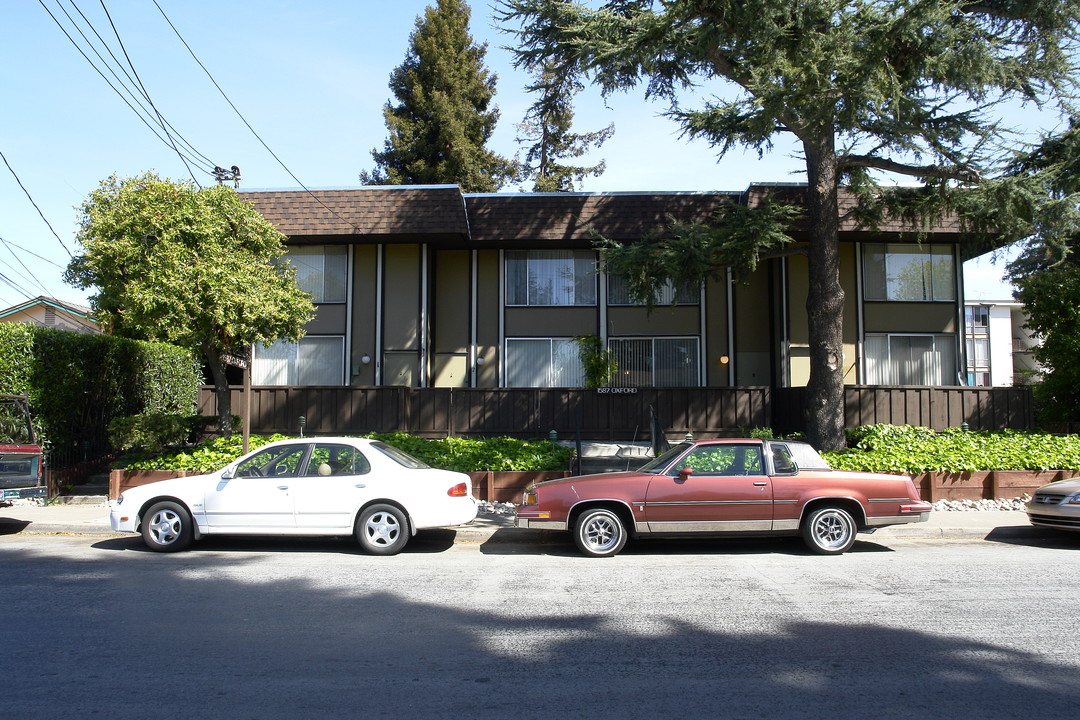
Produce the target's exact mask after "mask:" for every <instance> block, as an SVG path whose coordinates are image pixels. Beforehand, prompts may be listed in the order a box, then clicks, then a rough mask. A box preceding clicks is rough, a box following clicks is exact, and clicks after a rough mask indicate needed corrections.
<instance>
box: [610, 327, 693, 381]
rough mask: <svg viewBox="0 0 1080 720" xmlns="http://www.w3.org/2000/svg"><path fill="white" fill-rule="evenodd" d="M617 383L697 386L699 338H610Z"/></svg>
mask: <svg viewBox="0 0 1080 720" xmlns="http://www.w3.org/2000/svg"><path fill="white" fill-rule="evenodd" d="M609 347H610V348H611V349H612V350H613V351H614V353H615V362H616V365H617V367H618V369H617V370H616V372H615V380H614V381H613V383H612V384H613V385H615V386H616V387H694V386H697V385H698V384H700V381H699V378H700V373H699V371H698V368H699V361H698V338H693V337H691V338H618V339H612V340H611V341H609Z"/></svg>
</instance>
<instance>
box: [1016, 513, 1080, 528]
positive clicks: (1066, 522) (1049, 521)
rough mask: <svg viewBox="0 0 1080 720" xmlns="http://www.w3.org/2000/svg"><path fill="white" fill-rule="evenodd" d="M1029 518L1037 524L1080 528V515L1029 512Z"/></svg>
mask: <svg viewBox="0 0 1080 720" xmlns="http://www.w3.org/2000/svg"><path fill="white" fill-rule="evenodd" d="M1028 519H1029V520H1031V522H1032V523H1033V524H1035V525H1045V526H1048V527H1060V528H1072V529H1074V530H1080V517H1075V518H1066V517H1059V516H1057V515H1037V514H1034V513H1028Z"/></svg>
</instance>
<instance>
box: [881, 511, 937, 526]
mask: <svg viewBox="0 0 1080 720" xmlns="http://www.w3.org/2000/svg"><path fill="white" fill-rule="evenodd" d="M929 519H930V513H929V512H924V513H917V514H915V515H886V516H884V517H870V518H866V526H867V527H885V526H886V525H903V524H905V523H917V522H926V521H927V520H929Z"/></svg>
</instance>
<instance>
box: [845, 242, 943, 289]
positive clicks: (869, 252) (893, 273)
mask: <svg viewBox="0 0 1080 720" xmlns="http://www.w3.org/2000/svg"><path fill="white" fill-rule="evenodd" d="M878 256H880V257H881V260H880V261H878V260H876V259H874V258H876V257H878ZM920 257H921V258H922V260H921V268H919V267H917V266H918V264H919V260H918V258H920ZM904 258H906V259H907V260H906V261H905V260H904ZM944 260H948V268H945V269H939V268H938V267H937V266H936V262H937V261H944ZM862 267H863V293H864V296H863V297H864V299H866V300H867V301H870V302H956V252H955V250H954V248H953V246H951V245H911V244H905V243H866V244H865V245H864V246H863V263H862ZM912 269H916V270H918V271H919V272H918V277H916V278H914V279H913V280H912V282H911V283H909V284H908V285H907V286H905V285H903V284H902V283H903V281H904V276H905V275H907V274H910V272H911V271H912ZM946 270H947V272H946ZM879 271H880V273H881V275H880V276H878V273H879ZM946 275H947V277H946ZM914 285H918V286H920V293H919V294H920V295H921V297H914V296H906V295H904V294H903V293H902V290H903V289H904V288H905V287H912V286H914Z"/></svg>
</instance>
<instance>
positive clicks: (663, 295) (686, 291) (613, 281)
mask: <svg viewBox="0 0 1080 720" xmlns="http://www.w3.org/2000/svg"><path fill="white" fill-rule="evenodd" d="M620 294H621V295H624V296H625V297H615V296H617V295H620ZM607 304H608V305H610V306H612V307H643V306H644V303H640V302H637V301H636V300H634V299H633V298H631V297H630V292H629V289H628V288H627V287H626V283H625V281H624V280H623V279H622V278H621V277H619V276H618V275H612V274H610V273H609V274H608V275H607ZM653 304H654V305H686V306H693V305H700V304H701V289H700V288H697V287H692V286H683V287H679V288H676V287H675V283H674V282H673V281H671V280H668V281H667V282H665V283H664V285H663V286H662V287H660V288H658V289H657V291H656V294H655V296H654V298H653Z"/></svg>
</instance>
